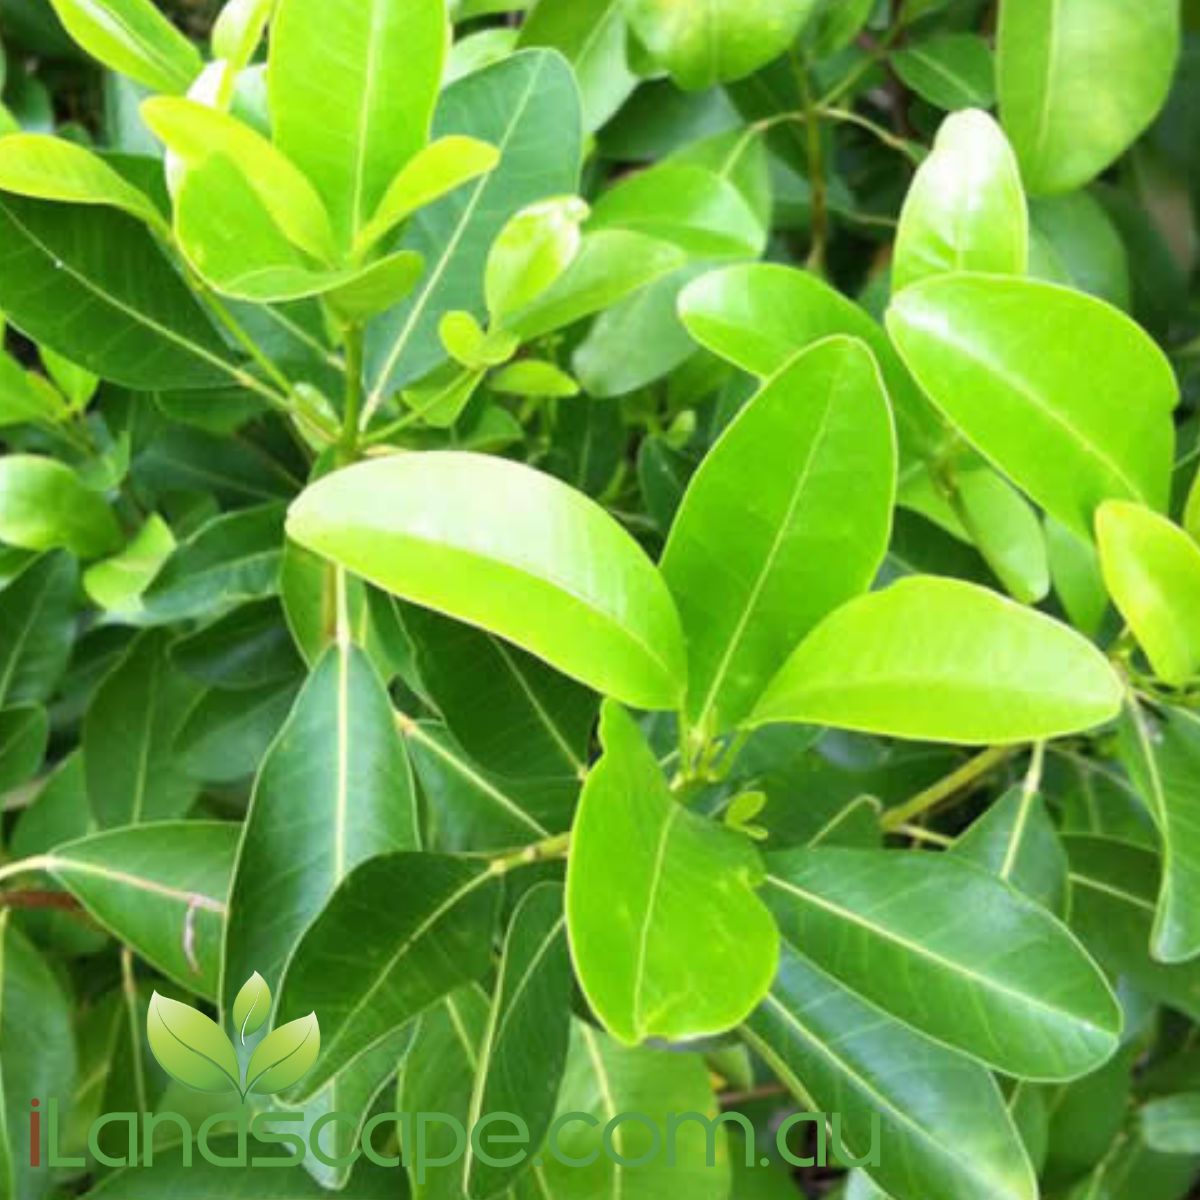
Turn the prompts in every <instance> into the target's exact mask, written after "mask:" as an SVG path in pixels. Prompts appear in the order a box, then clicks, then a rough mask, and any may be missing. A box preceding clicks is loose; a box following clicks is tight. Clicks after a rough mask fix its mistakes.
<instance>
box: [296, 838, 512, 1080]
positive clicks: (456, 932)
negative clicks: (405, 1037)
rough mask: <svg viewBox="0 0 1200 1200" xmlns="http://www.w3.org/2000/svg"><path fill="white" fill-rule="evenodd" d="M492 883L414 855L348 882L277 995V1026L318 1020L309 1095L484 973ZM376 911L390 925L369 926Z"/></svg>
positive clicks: (382, 861)
mask: <svg viewBox="0 0 1200 1200" xmlns="http://www.w3.org/2000/svg"><path fill="white" fill-rule="evenodd" d="M498 879H499V876H497V875H496V874H495V873H494V872H492V871H491V870H490V869H489V868H488V865H487V863H486V861H484V862H480V861H479V860H471V859H467V858H454V857H450V856H447V855H439V854H419V853H417V854H414V853H400V854H385V855H381V856H379V857H377V858H372V859H369V860H368V861H367V862H365V863H363V864H362V865H360V866H359V867H357V868H356V869H355V870H353V871H352V872H351V873H350V874H349V875H348V876H347V877H346V879H345V880H344V881H343V882H342V884H341V885H340V886H339V887H338V889H337V891H335V892H334V893H333V896H332V898H331V899H330V900H329V903H328V904H327V905H326V906H325V908H324V910H323V911H322V912H321V914H320V916H318V917H317V919H316V920H315V921H314V922H313V923H312V924H311V925H310V926H309V927H308V929H307V930H306V931H305V933H304V936H303V937H302V938H301V940H300V943H299V945H298V946H297V948H296V952H295V953H294V954H293V956H292V958H291V961H290V962H289V964H288V968H287V974H286V975H285V976H284V980H283V985H282V987H281V988H280V998H279V1007H278V1013H279V1019H280V1020H283V1021H288V1020H293V1019H295V1018H296V1017H297V1016H301V1015H303V1013H305V1012H308V1011H312V1010H315V1011H317V1012H318V1013H320V1015H321V1021H322V1046H321V1055H320V1057H319V1058H318V1060H317V1063H316V1066H315V1067H314V1068H313V1070H312V1072H311V1073H310V1074H309V1075H308V1077H307V1078H306V1079H305V1080H304V1083H303V1092H304V1093H305V1095H313V1094H315V1093H316V1092H317V1091H319V1090H320V1089H321V1088H322V1086H324V1084H325V1083H327V1082H328V1081H329V1080H330V1079H331V1078H332V1077H333V1076H334V1075H336V1074H338V1072H340V1071H342V1070H343V1069H344V1068H345V1067H347V1066H348V1065H349V1064H351V1063H353V1062H356V1061H357V1060H359V1059H360V1058H361V1057H362V1056H363V1055H364V1054H367V1053H369V1052H370V1051H371V1050H372V1049H373V1048H374V1047H375V1046H377V1045H378V1044H379V1043H380V1042H381V1041H382V1040H383V1039H385V1038H387V1037H389V1036H390V1035H391V1034H392V1033H393V1032H394V1031H395V1030H396V1029H398V1028H399V1027H400V1026H401V1025H403V1024H405V1023H406V1022H407V1021H409V1020H411V1019H412V1018H413V1017H415V1016H416V1015H417V1014H418V1013H420V1012H422V1011H423V1010H424V1009H425V1008H427V1007H428V1006H429V1005H430V1004H432V1003H434V1002H435V1001H436V1000H439V999H440V998H441V997H443V996H445V995H446V994H447V993H449V992H451V991H453V990H454V988H456V987H458V986H460V985H461V984H464V983H469V982H471V981H472V980H473V979H476V978H478V977H479V976H480V975H482V974H483V973H484V971H485V970H486V969H487V967H488V960H489V957H490V953H489V952H490V948H491V942H492V924H493V921H494V916H495V907H496V899H497V890H498V888H497V884H498ZM381 907H382V908H386V909H387V910H388V911H389V912H391V913H393V914H394V916H393V919H391V920H389V921H387V922H380V921H377V920H375V919H374V914H375V913H377V912H378V911H379V909H380V908H381ZM350 945H353V946H354V954H353V956H351V957H349V958H348V957H347V955H346V947H347V946H350ZM301 1098H304V1097H303V1096H302V1097H301Z"/></svg>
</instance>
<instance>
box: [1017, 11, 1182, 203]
mask: <svg viewBox="0 0 1200 1200" xmlns="http://www.w3.org/2000/svg"><path fill="white" fill-rule="evenodd" d="M997 50H998V55H999V57H998V62H997V73H998V84H999V92H1000V114H1001V117H1002V118H1003V121H1004V128H1005V130H1006V131H1007V133H1008V136H1009V137H1010V138H1011V139H1012V142H1013V146H1014V147H1015V148H1016V151H1017V157H1018V159H1020V162H1021V173H1022V175H1023V176H1024V178H1025V183H1026V185H1027V186H1028V187H1029V189H1030V191H1032V192H1068V191H1070V190H1071V189H1072V188H1077V187H1079V186H1080V184H1083V183H1087V182H1088V180H1089V179H1092V178H1093V177H1094V176H1096V175H1098V174H1099V173H1100V172H1101V171H1102V170H1104V168H1105V167H1107V166H1108V165H1109V164H1110V163H1111V162H1112V161H1113V160H1114V159H1115V158H1116V157H1117V156H1118V155H1119V154H1121V153H1122V152H1123V151H1124V150H1125V149H1126V147H1127V146H1128V145H1129V144H1130V143H1131V142H1132V141H1133V140H1134V139H1135V138H1136V137H1137V135H1138V134H1139V133H1141V132H1142V130H1143V129H1144V128H1145V127H1146V126H1147V125H1148V124H1149V123H1150V121H1151V120H1152V119H1153V117H1154V115H1155V114H1156V113H1157V112H1158V110H1159V108H1160V107H1161V105H1162V102H1163V100H1165V99H1166V95H1167V90H1168V88H1169V87H1170V84H1171V77H1172V74H1173V72H1174V69H1175V61H1176V58H1177V56H1178V53H1179V12H1178V9H1177V8H1176V6H1175V4H1173V3H1172V2H1171V0H1146V2H1145V3H1142V4H1137V5H1128V4H1124V3H1122V2H1121V0H1028V3H1022V2H1020V0H1018V2H1017V3H1012V2H1011V0H1010V2H1008V3H1005V4H1004V5H1002V7H1001V9H1000V27H999V31H998V38H997Z"/></svg>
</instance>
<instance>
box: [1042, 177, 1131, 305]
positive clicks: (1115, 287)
mask: <svg viewBox="0 0 1200 1200" xmlns="http://www.w3.org/2000/svg"><path fill="white" fill-rule="evenodd" d="M1029 219H1030V231H1029V232H1030V243H1029V273H1030V275H1032V276H1034V277H1035V278H1037V279H1044V280H1046V282H1047V283H1062V284H1066V285H1067V286H1068V287H1073V288H1077V289H1078V290H1079V291H1081V292H1090V293H1091V294H1092V295H1093V296H1098V297H1099V298H1100V299H1101V300H1107V301H1108V303H1109V304H1115V305H1116V306H1117V307H1118V308H1122V309H1125V310H1126V311H1128V310H1129V307H1130V286H1131V285H1130V263H1129V251H1128V250H1127V249H1126V247H1125V243H1124V242H1123V241H1122V240H1121V235H1120V233H1118V232H1117V227H1116V225H1115V224H1114V223H1113V220H1112V218H1111V217H1110V216H1109V215H1108V213H1107V212H1106V211H1105V209H1104V206H1103V205H1102V204H1101V203H1100V201H1099V200H1097V199H1096V197H1095V196H1093V195H1092V194H1091V193H1090V192H1070V193H1068V194H1067V195H1064V196H1038V197H1035V198H1034V200H1033V201H1032V203H1031V204H1030V206H1029Z"/></svg>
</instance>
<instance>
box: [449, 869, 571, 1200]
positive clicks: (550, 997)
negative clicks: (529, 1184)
mask: <svg viewBox="0 0 1200 1200" xmlns="http://www.w3.org/2000/svg"><path fill="white" fill-rule="evenodd" d="M570 997H571V960H570V956H569V954H568V952H567V935H566V918H565V916H564V915H563V892H562V888H561V887H559V886H558V885H557V884H542V885H539V886H537V887H535V888H533V889H531V890H530V891H528V892H526V894H525V895H524V897H522V899H521V902H520V904H519V905H518V906H517V909H516V911H515V912H514V913H513V917H512V921H511V923H510V924H509V928H508V936H507V937H506V939H505V943H504V954H503V956H502V958H501V960H500V971H499V975H498V977H497V982H496V988H495V992H494V994H493V998H492V1007H491V1011H490V1013H489V1016H488V1024H487V1030H486V1033H485V1036H484V1040H483V1044H482V1048H481V1052H480V1059H479V1065H478V1068H477V1071H476V1082H475V1088H474V1091H473V1093H472V1096H471V1106H470V1111H469V1120H470V1126H471V1127H474V1126H475V1125H476V1123H477V1122H478V1121H479V1119H480V1118H481V1117H482V1116H484V1115H485V1114H487V1113H497V1112H504V1113H515V1114H516V1115H518V1116H519V1117H520V1118H521V1119H522V1120H523V1121H524V1122H525V1125H526V1127H527V1128H528V1130H529V1142H530V1145H531V1146H539V1145H541V1143H542V1140H543V1138H544V1137H545V1136H546V1132H547V1131H548V1129H549V1128H550V1122H551V1120H552V1118H553V1117H554V1112H555V1106H556V1103H557V1101H558V1090H559V1085H560V1084H561V1082H562V1076H563V1071H564V1069H565V1068H566V1061H567V1048H568V1044H569V1038H570V1033H571V1008H570ZM483 1142H484V1145H485V1147H486V1146H487V1138H486V1135H484V1138H483ZM488 1149H489V1150H490V1151H491V1157H496V1151H497V1150H498V1149H499V1148H498V1147H488ZM501 1153H502V1152H501ZM528 1169H529V1167H528V1164H527V1163H525V1162H522V1163H518V1164H516V1165H515V1167H498V1166H496V1165H495V1164H494V1163H487V1162H485V1161H484V1160H483V1159H481V1158H479V1157H477V1156H476V1155H475V1153H474V1152H473V1150H469V1151H468V1153H467V1155H466V1156H465V1158H464V1160H463V1181H464V1191H465V1192H466V1194H467V1195H468V1196H471V1197H478V1198H479V1200H486V1198H487V1197H488V1196H492V1195H495V1194H496V1193H498V1192H501V1191H503V1190H504V1189H505V1187H507V1186H511V1184H512V1183H513V1182H514V1180H515V1179H516V1177H517V1176H518V1175H519V1174H522V1173H523V1172H524V1171H527V1170H528Z"/></svg>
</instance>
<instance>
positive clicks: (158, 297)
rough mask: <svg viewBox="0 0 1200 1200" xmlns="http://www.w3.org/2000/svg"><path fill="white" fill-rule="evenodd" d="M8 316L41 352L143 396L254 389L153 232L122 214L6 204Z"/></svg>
mask: <svg viewBox="0 0 1200 1200" xmlns="http://www.w3.org/2000/svg"><path fill="white" fill-rule="evenodd" d="M0 309H2V310H3V311H4V312H5V313H6V314H7V315H8V317H9V319H10V320H11V321H12V323H13V324H14V325H16V326H17V327H18V328H19V329H21V330H22V332H24V333H25V334H26V335H27V336H29V337H30V338H32V339H33V340H34V341H36V342H38V343H39V344H41V345H47V346H50V347H51V348H52V349H54V350H56V351H58V353H60V354H64V355H66V356H67V357H68V358H71V359H73V360H74V361H77V362H78V363H79V364H80V366H83V367H86V368H87V369H88V370H90V371H93V372H95V373H96V374H97V375H99V376H100V377H101V378H103V379H110V380H112V381H113V382H114V383H120V384H123V385H124V386H126V387H131V388H135V389H137V390H139V391H149V390H157V389H159V388H197V387H210V386H213V385H218V384H229V383H230V382H232V381H238V382H244V376H243V373H242V371H241V368H240V367H238V366H237V365H236V360H235V359H234V358H233V356H232V355H231V353H230V352H229V350H228V349H227V348H226V346H225V344H224V343H223V342H222V341H221V339H220V337H219V336H218V334H217V332H216V330H215V328H214V327H213V324H212V322H211V321H210V320H209V318H208V316H207V315H206V314H205V312H204V310H203V309H202V308H201V307H200V304H199V301H198V300H197V299H196V297H195V296H194V295H193V293H192V292H191V291H189V290H188V288H187V286H186V285H185V283H184V282H183V280H182V279H181V278H180V276H179V272H178V271H177V269H176V268H175V266H174V265H173V264H172V263H171V262H170V261H169V260H168V259H167V258H166V256H165V255H164V254H163V251H162V250H161V249H160V247H159V246H158V244H157V243H156V242H155V241H154V239H153V237H152V236H151V234H150V233H149V231H147V230H146V229H145V228H144V227H143V226H142V225H141V224H140V223H139V222H137V221H135V220H134V219H133V218H132V217H130V216H129V215H128V214H126V213H122V212H118V211H116V210H115V209H106V208H95V207H94V206H89V205H75V204H59V203H52V202H48V201H40V200H29V199H25V198H22V197H14V196H3V197H0Z"/></svg>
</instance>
